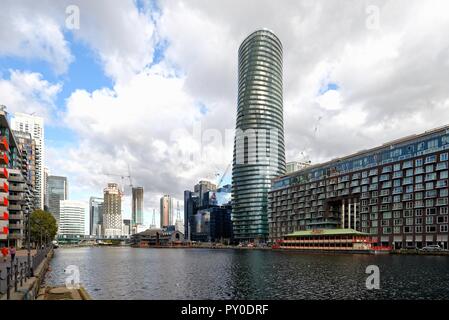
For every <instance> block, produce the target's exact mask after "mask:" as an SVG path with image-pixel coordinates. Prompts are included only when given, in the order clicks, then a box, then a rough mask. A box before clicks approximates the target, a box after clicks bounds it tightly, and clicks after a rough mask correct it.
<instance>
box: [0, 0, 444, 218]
mask: <svg viewBox="0 0 449 320" xmlns="http://www.w3.org/2000/svg"><path fill="white" fill-rule="evenodd" d="M448 11H449V2H447V1H445V0H441V1H436V0H434V1H432V0H431V1H419V0H417V1H413V0H407V1H405V0H394V1H386V0H385V1H374V0H371V1H360V0H348V1H328V0H323V1H300V0H281V1H267V0H226V1H218V0H212V1H211V0H189V1H180V0H165V1H156V0H142V1H132V0H96V1H88V0H67V1H66V0H58V1H56V0H42V1H38V2H37V1H32V0H20V1H14V0H3V1H1V4H0V43H2V46H0V104H3V105H6V106H7V108H8V109H7V110H8V112H9V113H10V114H14V112H27V113H33V112H35V114H36V115H40V116H42V117H44V119H45V135H46V137H45V146H46V159H45V163H46V166H47V167H48V168H49V170H50V174H55V175H63V176H67V177H68V180H69V192H70V194H69V198H70V199H73V200H82V201H88V199H89V197H90V196H101V195H102V190H103V188H104V187H105V186H106V184H107V183H108V182H119V183H121V179H120V178H119V177H115V176H110V175H108V174H118V175H128V167H129V168H130V172H131V176H132V183H133V185H139V186H143V187H144V190H145V196H144V198H145V215H144V222H145V224H147V225H148V224H150V223H151V220H152V212H153V208H154V209H156V212H157V213H158V212H159V198H160V197H161V196H162V195H163V194H170V195H172V196H173V197H174V198H175V207H176V201H177V200H178V199H179V202H180V209H181V212H182V206H183V202H182V199H183V191H184V190H186V189H192V188H193V185H194V184H195V183H197V182H198V180H200V179H209V180H212V181H216V182H218V181H219V179H220V178H221V176H222V175H223V174H224V172H225V171H226V168H228V165H229V163H230V162H231V161H232V142H233V129H234V128H235V120H236V108H237V76H238V74H237V51H238V47H239V45H240V43H241V42H242V41H243V39H244V38H245V37H246V36H248V35H249V34H250V33H252V32H253V31H254V30H256V29H259V28H268V29H270V30H272V31H273V32H274V33H276V35H277V36H278V37H279V38H280V40H281V41H282V43H283V50H284V51H283V53H284V56H283V59H284V62H283V63H284V65H283V71H284V74H283V77H284V79H283V80H284V124H285V140H286V143H285V144H286V157H287V161H293V160H300V161H304V160H310V161H311V162H312V163H319V162H323V161H327V160H330V159H332V158H335V157H338V156H343V155H347V154H350V153H353V152H356V151H359V150H362V149H366V148H371V147H375V146H377V145H380V144H382V143H384V142H387V141H389V140H394V139H397V138H400V137H403V136H406V135H410V134H414V133H420V132H423V131H426V130H429V129H432V128H435V127H438V126H442V125H445V124H448V123H449V37H448V36H447V30H449V17H448V15H447V12H448ZM78 13H79V15H78ZM78 17H79V19H78ZM230 173H231V170H228V171H227V174H226V175H225V177H224V179H223V182H224V183H229V182H230ZM125 182H126V184H127V185H125V198H124V203H123V207H124V210H123V211H124V218H129V216H130V211H131V207H130V190H129V189H130V188H129V181H128V179H125ZM156 223H159V215H158V214H156Z"/></svg>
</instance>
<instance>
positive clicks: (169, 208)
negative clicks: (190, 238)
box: [160, 195, 173, 228]
mask: <svg viewBox="0 0 449 320" xmlns="http://www.w3.org/2000/svg"><path fill="white" fill-rule="evenodd" d="M160 207H161V209H160V210H161V211H160V212H161V222H160V224H161V228H164V227H168V226H171V225H173V199H172V197H171V196H169V195H164V196H162V197H161V203H160Z"/></svg>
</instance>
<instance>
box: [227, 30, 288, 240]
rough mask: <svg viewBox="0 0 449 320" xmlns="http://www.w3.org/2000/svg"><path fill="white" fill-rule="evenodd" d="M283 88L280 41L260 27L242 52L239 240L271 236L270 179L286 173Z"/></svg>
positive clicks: (235, 176) (235, 189) (236, 167)
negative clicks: (268, 200) (269, 220)
mask: <svg viewBox="0 0 449 320" xmlns="http://www.w3.org/2000/svg"><path fill="white" fill-rule="evenodd" d="M282 91H283V89H282V44H281V41H280V40H279V39H278V37H277V36H276V35H275V34H273V33H272V32H271V31H269V30H266V29H263V30H257V31H255V32H253V33H252V34H250V35H249V36H248V37H247V38H246V39H245V40H244V41H243V43H242V44H241V45H240V48H239V52H238V106H237V121H236V135H235V140H234V155H233V169H232V199H233V203H232V206H233V207H232V210H233V212H232V215H233V217H232V219H233V228H234V237H235V238H236V239H237V240H240V241H266V239H267V238H268V213H267V196H268V191H269V189H270V183H271V179H272V178H274V177H277V176H279V175H282V174H284V173H285V148H284V124H283V102H282V101H283V98H282V95H283V93H282Z"/></svg>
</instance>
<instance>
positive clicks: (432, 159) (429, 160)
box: [425, 154, 437, 164]
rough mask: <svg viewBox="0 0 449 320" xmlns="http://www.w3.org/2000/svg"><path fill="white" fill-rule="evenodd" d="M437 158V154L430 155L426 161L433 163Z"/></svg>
mask: <svg viewBox="0 0 449 320" xmlns="http://www.w3.org/2000/svg"><path fill="white" fill-rule="evenodd" d="M436 160H437V156H436V155H434V154H433V155H431V156H428V157H426V161H425V163H426V164H427V163H433V162H435V161H436Z"/></svg>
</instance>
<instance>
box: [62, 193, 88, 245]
mask: <svg viewBox="0 0 449 320" xmlns="http://www.w3.org/2000/svg"><path fill="white" fill-rule="evenodd" d="M59 208H60V216H59V228H58V234H59V235H65V236H68V235H72V236H77V235H84V219H85V215H86V209H87V204H86V203H85V202H83V201H73V200H61V201H60V204H59Z"/></svg>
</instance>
